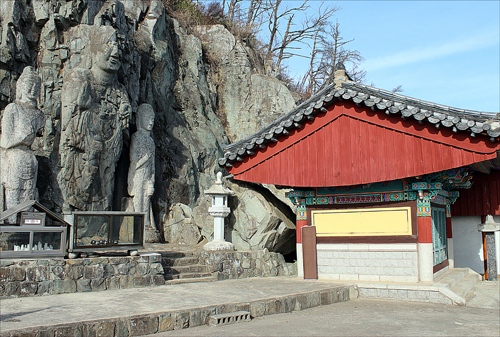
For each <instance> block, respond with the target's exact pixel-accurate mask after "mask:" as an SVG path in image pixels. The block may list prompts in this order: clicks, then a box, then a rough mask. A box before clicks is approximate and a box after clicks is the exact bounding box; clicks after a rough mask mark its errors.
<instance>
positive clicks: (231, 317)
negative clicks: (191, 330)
mask: <svg viewBox="0 0 500 337" xmlns="http://www.w3.org/2000/svg"><path fill="white" fill-rule="evenodd" d="M251 319H252V317H251V316H250V312H249V311H236V312H230V313H227V314H218V315H212V316H210V320H209V322H208V324H209V325H211V326H218V325H226V324H232V323H238V322H248V321H250V320H251Z"/></svg>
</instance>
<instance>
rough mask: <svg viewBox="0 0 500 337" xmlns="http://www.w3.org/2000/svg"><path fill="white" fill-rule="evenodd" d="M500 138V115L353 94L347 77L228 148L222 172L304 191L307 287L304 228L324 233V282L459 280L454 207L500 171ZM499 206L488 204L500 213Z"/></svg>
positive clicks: (300, 220)
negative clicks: (443, 276)
mask: <svg viewBox="0 0 500 337" xmlns="http://www.w3.org/2000/svg"><path fill="white" fill-rule="evenodd" d="M499 137H500V119H499V116H498V115H497V114H495V113H485V112H479V111H471V110H463V109H456V108H451V107H446V106H442V105H438V104H434V103H430V102H426V101H422V100H419V99H414V98H411V97H406V96H403V95H400V94H396V93H393V92H389V91H386V90H381V89H377V88H373V87H370V86H366V85H363V84H360V83H354V82H353V81H352V80H351V79H350V78H349V76H348V75H347V74H346V72H345V68H344V67H343V65H338V66H337V67H336V71H335V81H334V83H332V84H331V85H330V86H328V87H326V88H325V89H323V90H321V91H320V92H318V93H317V94H316V95H314V96H312V97H311V98H310V99H308V100H307V101H305V102H304V103H302V104H301V105H299V106H297V107H296V108H295V109H293V110H292V111H290V112H289V113H288V114H287V115H285V116H283V117H281V118H279V119H277V120H276V121H274V122H272V123H271V124H269V125H268V126H266V127H264V128H263V129H262V130H260V131H259V132H257V133H255V134H253V135H251V136H249V137H247V138H245V139H243V140H241V141H239V142H236V143H234V144H231V145H229V146H227V147H226V148H225V154H224V157H223V158H220V159H219V165H220V166H221V167H224V168H226V170H227V171H228V172H229V173H230V174H232V175H233V178H234V179H235V180H241V181H248V182H253V183H261V184H274V185H278V186H282V187H286V188H291V189H293V190H292V191H290V192H288V193H287V194H286V196H287V197H288V198H289V199H290V200H291V201H292V202H293V203H294V204H295V205H296V206H297V212H296V216H297V217H296V226H297V263H298V270H299V275H301V273H302V272H303V263H308V262H307V261H304V262H303V261H302V251H303V247H302V239H301V228H302V227H304V226H316V242H317V265H318V277H320V278H331V279H346V280H347V279H349V280H368V281H397V282H401V281H402V282H418V281H424V282H428V281H433V279H434V276H435V275H437V274H436V273H438V272H440V271H443V270H446V269H447V268H453V263H454V254H453V250H454V248H453V236H452V231H451V229H452V228H451V216H452V213H451V209H452V207H451V206H452V205H453V203H454V202H455V201H456V200H457V198H458V197H459V195H460V191H463V190H466V189H468V188H473V186H474V181H475V178H476V177H479V176H480V174H484V173H489V170H495V169H498V168H500V167H499V166H498V165H497V164H498V163H499V153H500V142H499ZM478 179H479V178H478ZM494 190H495V191H496V189H491V191H494ZM495 196H496V194H495V193H491V198H492V199H491V200H486V199H484V198H487V196H484V197H482V198H481V200H483V199H484V200H483V204H484V205H493V206H491V207H492V208H495V209H497V208H498V210H497V211H500V207H499V206H498V200H500V199H499V198H496V197H495ZM490 201H491V202H490ZM488 207H489V206H488ZM495 214H497V213H495ZM304 256H305V255H304ZM309 262H310V261H309ZM358 262H359V263H358Z"/></svg>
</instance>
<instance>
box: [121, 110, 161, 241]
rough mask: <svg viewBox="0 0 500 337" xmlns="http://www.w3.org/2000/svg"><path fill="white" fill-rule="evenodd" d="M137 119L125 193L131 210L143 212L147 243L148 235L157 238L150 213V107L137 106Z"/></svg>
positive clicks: (152, 151) (152, 164)
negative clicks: (127, 195) (131, 201)
mask: <svg viewBox="0 0 500 337" xmlns="http://www.w3.org/2000/svg"><path fill="white" fill-rule="evenodd" d="M137 116H138V117H137V132H136V133H134V134H133V135H132V140H131V143H130V168H129V171H128V193H129V195H130V196H132V197H133V204H134V211H135V212H145V213H146V219H145V229H146V241H149V242H151V241H155V238H153V237H151V236H155V237H156V236H157V235H156V234H157V233H156V232H157V231H156V226H155V224H154V218H153V217H152V211H151V197H152V195H153V193H154V184H155V143H154V141H153V138H151V130H153V125H154V121H155V113H154V110H153V107H152V106H151V105H149V104H141V106H139V109H138V112H137ZM153 233H156V234H153Z"/></svg>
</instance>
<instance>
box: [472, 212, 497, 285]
mask: <svg viewBox="0 0 500 337" xmlns="http://www.w3.org/2000/svg"><path fill="white" fill-rule="evenodd" d="M477 230H478V231H480V232H483V233H484V236H485V241H486V248H485V249H486V261H487V266H486V268H487V270H488V278H487V279H488V281H496V280H497V279H498V276H497V273H498V272H497V270H498V269H497V268H498V261H497V260H496V248H495V232H496V231H499V230H500V224H498V223H496V222H495V220H494V219H493V216H491V215H487V216H486V221H485V222H484V223H482V224H479V225H478V226H477Z"/></svg>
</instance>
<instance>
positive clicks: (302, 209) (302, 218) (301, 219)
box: [295, 199, 307, 277]
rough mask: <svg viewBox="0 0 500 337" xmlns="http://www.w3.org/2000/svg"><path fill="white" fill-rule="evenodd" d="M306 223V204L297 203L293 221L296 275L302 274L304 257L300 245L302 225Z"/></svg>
mask: <svg viewBox="0 0 500 337" xmlns="http://www.w3.org/2000/svg"><path fill="white" fill-rule="evenodd" d="M296 202H298V203H300V199H297V201H296ZM306 225H307V210H306V205H304V204H299V205H297V218H296V222H295V226H296V228H297V233H296V236H297V245H296V253H297V276H298V277H303V276H304V259H303V257H304V256H303V250H302V249H303V247H302V227H304V226H306Z"/></svg>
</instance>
